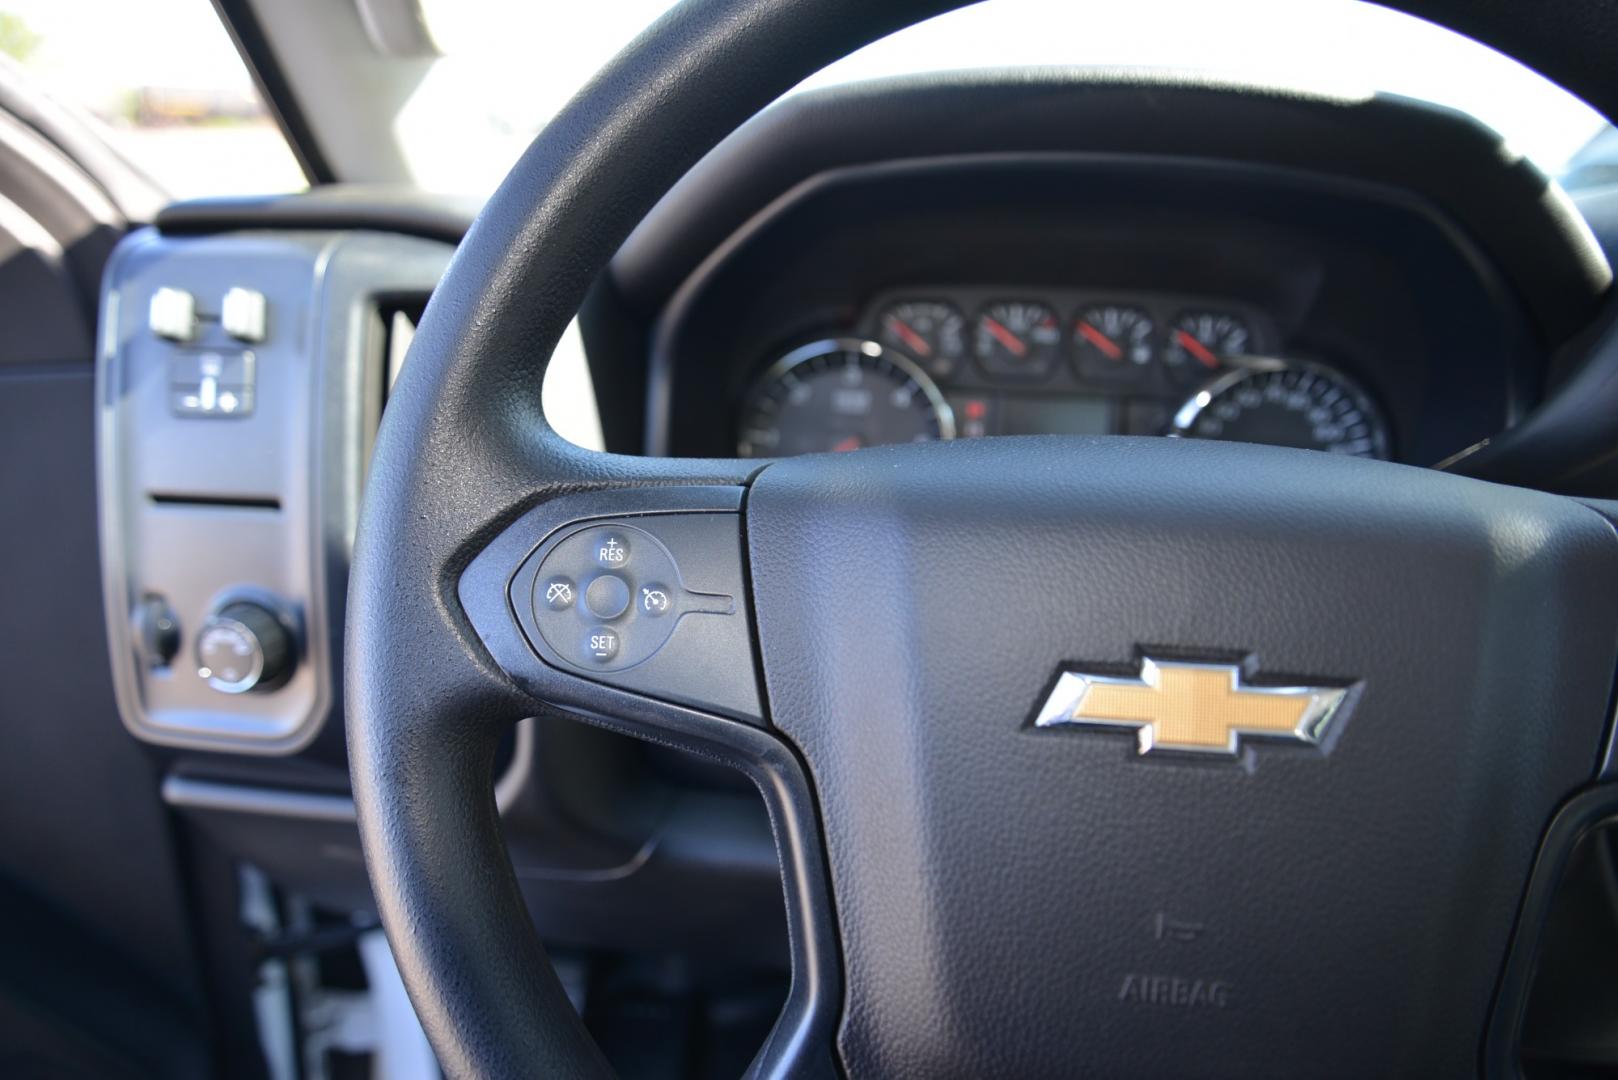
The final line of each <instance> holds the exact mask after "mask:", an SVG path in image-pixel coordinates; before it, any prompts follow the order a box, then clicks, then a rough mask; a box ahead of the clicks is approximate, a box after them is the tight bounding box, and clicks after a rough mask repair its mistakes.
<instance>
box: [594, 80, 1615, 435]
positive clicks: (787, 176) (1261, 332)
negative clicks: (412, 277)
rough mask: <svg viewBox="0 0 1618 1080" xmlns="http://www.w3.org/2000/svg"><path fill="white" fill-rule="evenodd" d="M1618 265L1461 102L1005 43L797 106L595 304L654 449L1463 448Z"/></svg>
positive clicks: (1559, 341)
mask: <svg viewBox="0 0 1618 1080" xmlns="http://www.w3.org/2000/svg"><path fill="white" fill-rule="evenodd" d="M1547 237H1551V238H1552V239H1551V240H1550V241H1549V242H1547V240H1546V238H1547ZM1609 281H1610V271H1609V270H1608V268H1607V264H1606V261H1605V258H1604V257H1603V255H1602V254H1601V251H1600V249H1599V248H1598V247H1597V246H1596V245H1595V243H1594V241H1593V238H1592V237H1591V236H1590V235H1589V233H1588V229H1587V228H1586V227H1585V225H1584V224H1583V222H1582V220H1580V219H1579V218H1578V216H1577V214H1576V212H1573V211H1572V210H1571V208H1570V207H1569V206H1567V205H1566V204H1565V202H1564V203H1559V202H1558V201H1557V200H1555V199H1548V198H1546V190H1545V185H1544V180H1543V178H1542V177H1539V176H1538V175H1537V174H1536V173H1534V172H1533V170H1532V169H1531V167H1529V166H1528V165H1527V164H1526V163H1524V162H1522V161H1521V160H1520V159H1513V158H1510V157H1508V156H1506V155H1504V154H1503V153H1502V150H1501V147H1500V144H1499V141H1498V137H1497V136H1495V135H1494V134H1493V133H1492V132H1489V131H1488V130H1487V129H1484V128H1482V127H1481V126H1479V125H1477V124H1476V123H1474V122H1472V121H1470V120H1468V119H1466V118H1464V117H1462V116H1460V115H1458V114H1455V113H1450V112H1445V111H1442V110H1436V109H1432V108H1429V107H1426V106H1422V105H1419V104H1416V103H1413V102H1409V101H1405V100H1402V99H1386V98H1371V99H1368V100H1358V99H1354V100H1335V99H1329V100H1327V99H1320V100H1317V99H1311V98H1292V97H1280V96H1277V95H1275V94H1273V93H1270V92H1265V91H1253V90H1247V89H1241V88H1232V87H1209V86H1199V85H1185V84H1176V83H1165V82H1155V81H1151V80H1145V79H1143V80H1136V79H1134V77H1126V78H1123V79H1120V80H1116V81H1113V80H1108V79H1097V78H1092V77H1089V76H1084V75H1074V74H1072V73H1035V74H1032V75H1029V74H1027V73H1024V74H1020V75H1016V76H1006V75H1003V74H999V75H997V74H994V73H987V74H984V73H976V74H965V75H952V76H948V77H943V78H939V79H933V80H928V79H915V80H894V81H891V82H886V83H880V84H869V85H867V86H864V87H859V88H853V89H840V90H832V91H822V92H817V93H812V94H804V95H800V96H799V97H797V98H794V99H791V100H789V101H788V102H786V103H783V104H781V105H778V106H776V107H775V108H772V109H771V110H768V111H766V113H764V114H762V115H761V116H759V117H758V118H755V120H754V121H752V122H751V123H750V124H749V125H747V126H745V127H744V128H742V129H741V130H740V131H738V132H737V133H736V134H735V135H733V136H732V137H731V138H730V139H729V140H727V141H726V143H724V144H722V145H721V146H720V147H719V148H718V149H717V150H715V151H714V152H713V153H712V154H710V155H709V156H708V157H707V158H706V159H704V160H703V161H702V162H699V163H698V165H697V166H696V167H695V168H694V169H693V170H692V171H691V172H690V173H689V174H688V175H687V177H686V178H685V179H684V180H682V181H681V182H680V184H678V185H677V186H676V187H675V188H674V190H673V191H671V192H670V193H669V195H668V196H666V197H665V198H664V199H663V201H662V202H661V203H660V204H659V205H658V206H657V207H656V208H654V209H653V211H652V213H651V214H650V216H649V217H648V218H647V219H646V221H645V222H644V223H643V224H642V225H641V227H640V228H639V229H638V230H636V232H635V233H634V234H633V235H632V236H631V237H630V238H629V239H628V241H627V242H626V243H625V244H624V246H623V248H622V249H621V250H620V251H619V253H618V256H617V257H616V258H615V259H614V260H613V263H612V265H611V266H610V267H609V269H608V271H607V273H606V274H604V275H603V277H602V279H601V280H600V281H599V282H598V283H597V286H596V288H595V289H594V290H593V291H592V293H591V296H590V298H589V300H588V301H587V303H586V305H585V308H584V310H583V311H582V312H581V323H582V327H583V331H584V338H585V343H586V345H587V347H588V350H589V354H590V359H591V364H592V367H594V368H596V369H597V371H598V372H599V371H601V370H602V369H605V370H607V371H610V372H611V375H610V377H608V378H603V377H602V376H601V375H600V374H599V373H598V375H597V377H596V379H595V389H596V394H597V398H598V400H599V402H600V404H601V408H602V414H603V415H602V420H603V427H604V430H605V432H606V435H607V442H608V445H609V446H610V447H614V448H618V449H623V450H629V451H635V452H643V453H649V454H655V455H670V456H692V457H728V456H737V457H743V458H760V459H763V458H771V457H780V456H789V455H792V454H799V453H808V452H827V451H840V450H854V449H858V448H860V447H864V446H869V445H873V444H878V443H891V442H900V441H912V440H917V439H941V440H949V439H968V438H981V437H989V436H1008V435H1080V436H1089V437H1106V436H1113V435H1133V436H1173V437H1184V438H1213V439H1234V440H1242V441H1248V442H1262V443H1273V444H1278V445H1284V446H1294V447H1304V448H1309V449H1314V450H1319V451H1324V452H1331V453H1338V454H1350V455H1358V456H1365V457H1373V458H1382V459H1389V460H1394V461H1399V462H1404V463H1408V464H1413V465H1421V466H1432V465H1436V464H1439V463H1441V462H1444V461H1446V460H1448V459H1451V458H1452V457H1454V456H1456V455H1458V454H1463V453H1465V452H1467V451H1468V450H1469V449H1470V448H1475V447H1477V446H1479V445H1483V444H1485V443H1486V442H1487V441H1488V440H1491V439H1493V438H1495V437H1496V436H1498V435H1499V434H1500V433H1501V432H1502V431H1505V430H1506V429H1508V428H1510V427H1512V426H1513V425H1515V424H1516V423H1517V421H1518V420H1519V419H1520V418H1521V417H1522V416H1523V415H1525V414H1526V413H1527V412H1528V411H1529V410H1530V409H1532V408H1533V407H1534V405H1535V404H1537V403H1538V402H1539V401H1540V400H1542V399H1543V398H1544V397H1545V395H1546V394H1547V392H1548V391H1550V390H1552V389H1554V388H1555V386H1556V385H1557V384H1558V382H1559V381H1560V380H1562V379H1564V378H1565V377H1566V376H1567V374H1568V373H1567V372H1566V371H1564V370H1562V369H1561V367H1559V360H1558V356H1559V355H1560V349H1561V346H1563V345H1564V344H1565V343H1566V342H1568V341H1569V340H1570V339H1571V338H1572V336H1573V334H1574V333H1576V332H1577V330H1578V328H1580V327H1582V326H1584V325H1586V324H1587V323H1588V320H1589V319H1590V317H1591V315H1592V313H1593V311H1594V310H1595V307H1596V305H1597V304H1598V302H1599V297H1600V295H1601V293H1602V290H1603V289H1604V288H1605V287H1606V284H1607V283H1608V282H1609Z"/></svg>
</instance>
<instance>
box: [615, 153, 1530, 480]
mask: <svg viewBox="0 0 1618 1080" xmlns="http://www.w3.org/2000/svg"><path fill="white" fill-rule="evenodd" d="M983 168H995V169H998V168H1004V169H1063V168H1067V169H1078V170H1085V171H1092V172H1093V171H1100V170H1113V171H1118V172H1128V171H1130V170H1150V171H1153V172H1162V173H1164V174H1174V175H1177V176H1183V177H1185V178H1187V179H1192V178H1197V177H1202V178H1218V177H1223V176H1232V175H1234V176H1239V177H1243V178H1244V179H1245V178H1251V179H1252V181H1253V182H1255V183H1258V182H1262V183H1266V184H1270V185H1273V186H1276V187H1285V188H1286V189H1288V190H1296V191H1303V192H1310V193H1318V194H1321V195H1329V196H1334V197H1338V198H1343V199H1354V200H1357V201H1360V202H1365V203H1375V204H1377V205H1381V206H1386V207H1389V208H1392V209H1396V210H1401V211H1404V212H1406V213H1409V214H1411V215H1413V216H1415V217H1418V218H1420V219H1422V220H1424V221H1427V222H1429V223H1430V224H1431V225H1432V226H1433V228H1434V229H1435V230H1436V231H1437V232H1438V233H1439V234H1440V235H1441V236H1442V237H1443V238H1444V239H1445V240H1446V241H1447V242H1448V243H1449V244H1450V245H1451V246H1452V247H1453V248H1454V249H1455V250H1456V251H1457V252H1458V253H1459V254H1460V257H1461V258H1462V260H1463V261H1464V262H1465V264H1466V265H1467V266H1468V267H1469V268H1470V269H1471V271H1472V272H1473V273H1474V274H1475V275H1476V276H1477V279H1478V281H1479V283H1480V285H1481V286H1482V288H1483V289H1484V290H1485V291H1486V292H1487V294H1488V295H1489V297H1490V298H1491V300H1492V301H1493V302H1494V304H1495V305H1496V307H1497V309H1498V310H1500V311H1501V312H1505V313H1508V317H1507V324H1508V325H1507V329H1508V332H1514V333H1515V335H1516V336H1517V337H1519V338H1520V339H1521V340H1519V341H1516V342H1514V343H1513V349H1512V353H1511V356H1512V358H1513V359H1514V360H1516V361H1517V362H1516V363H1514V364H1513V365H1512V368H1511V371H1510V376H1511V379H1510V382H1509V384H1508V386H1507V388H1506V415H1505V418H1504V419H1505V424H1504V426H1505V427H1506V428H1508V429H1509V428H1510V427H1512V426H1513V425H1515V424H1516V423H1517V422H1518V421H1519V420H1520V419H1521V418H1522V416H1523V415H1524V414H1525V412H1526V411H1527V409H1528V407H1529V406H1530V405H1531V404H1532V399H1533V396H1534V390H1535V387H1534V382H1535V375H1536V373H1535V372H1534V371H1532V370H1529V369H1528V368H1529V365H1528V364H1527V363H1526V362H1525V358H1526V357H1527V356H1528V355H1530V354H1529V352H1528V350H1530V349H1531V348H1532V346H1531V345H1530V344H1529V342H1528V340H1527V339H1528V337H1529V331H1528V329H1527V328H1526V327H1524V326H1523V325H1522V311H1523V309H1522V305H1521V303H1520V298H1519V296H1518V295H1517V294H1516V293H1515V292H1514V291H1513V290H1512V289H1511V287H1510V285H1509V284H1508V283H1507V282H1506V281H1504V280H1503V279H1502V277H1501V275H1500V273H1499V270H1498V267H1497V266H1496V264H1495V263H1494V262H1493V261H1491V260H1490V259H1489V258H1488V256H1487V255H1486V254H1485V253H1484V252H1483V251H1482V250H1481V249H1480V248H1479V247H1478V245H1477V243H1476V241H1475V240H1474V238H1473V237H1472V236H1471V234H1469V233H1468V232H1467V231H1466V230H1465V229H1464V228H1463V227H1462V226H1461V225H1460V224H1459V223H1457V222H1456V221H1455V220H1454V219H1453V218H1452V217H1451V216H1450V215H1449V214H1447V213H1446V212H1445V211H1444V210H1443V209H1442V208H1441V207H1439V206H1438V205H1436V204H1435V203H1433V202H1432V201H1431V200H1430V199H1429V198H1427V197H1426V196H1424V195H1422V194H1421V193H1419V192H1416V191H1412V190H1410V189H1407V188H1400V187H1395V186H1392V185H1389V184H1385V183H1381V182H1377V181H1372V180H1365V179H1358V178H1355V177H1349V176H1332V175H1329V174H1325V173H1318V172H1311V171H1308V170H1305V169H1299V168H1294V167H1289V166H1284V165H1274V164H1267V163H1260V162H1244V161H1219V160H1213V159H1205V158H1193V157H1177V156H1165V155H1141V154H1119V153H1110V152H1085V151H1072V152H1068V151H1055V152H1052V151H1030V152H1020V153H965V154H951V155H942V156H938V157H918V158H895V159H892V160H887V161H874V162H866V163H861V164H853V165H846V166H842V167H837V168H829V169H826V170H824V171H820V172H816V173H814V174H812V175H810V176H808V177H805V178H804V179H802V180H800V181H798V182H797V183H795V184H793V185H791V186H790V187H788V188H787V189H786V190H785V191H783V192H782V193H781V194H779V195H778V196H777V197H775V198H774V199H772V200H771V201H770V202H768V203H767V204H766V205H765V206H764V207H763V208H762V209H760V210H759V211H758V212H757V213H755V214H753V215H752V216H751V217H749V218H747V219H746V220H745V221H744V222H743V223H742V224H741V225H740V226H739V227H738V228H737V229H736V230H735V231H734V232H732V233H731V234H730V235H728V236H727V237H725V239H724V240H723V241H722V242H720V243H719V244H718V245H716V246H715V247H714V248H713V250H712V251H710V252H709V253H708V255H707V256H706V257H705V258H703V259H702V261H701V262H700V263H698V264H697V266H696V268H695V269H693V270H692V271H691V273H690V274H689V276H687V277H686V278H685V280H684V281H683V282H681V283H680V285H679V287H678V288H677V289H675V291H674V292H673V294H672V295H671V296H670V298H669V299H668V301H667V303H666V304H665V306H664V307H663V309H662V311H661V312H660V313H659V314H658V315H657V317H656V318H655V320H654V321H653V324H652V330H651V347H650V355H649V359H648V362H647V377H646V410H645V421H644V422H645V431H644V436H643V437H644V440H645V448H646V450H645V452H646V453H648V454H650V455H652V456H654V457H664V456H668V455H670V454H674V453H677V452H678V450H679V448H678V447H676V446H674V445H673V443H672V439H671V432H670V427H671V420H672V415H671V413H672V409H673V403H674V383H675V379H676V378H677V376H678V374H679V370H680V365H679V363H678V359H679V356H678V349H677V348H676V342H677V341H678V339H679V337H680V335H681V333H682V332H683V331H684V330H685V328H686V322H687V319H688V315H689V312H690V309H691V308H692V307H693V306H694V305H695V304H696V302H697V301H698V300H699V299H700V298H701V296H702V295H703V293H704V291H705V290H706V289H707V288H708V286H709V284H710V283H711V282H712V280H713V279H714V277H715V276H716V275H718V274H719V273H720V272H721V271H722V270H723V269H724V267H725V265H726V263H727V261H728V260H729V259H730V258H731V256H732V255H733V254H735V253H736V252H737V251H739V250H740V249H741V248H743V247H744V246H745V245H746V244H747V243H748V242H749V241H751V240H752V239H753V238H755V237H757V236H759V235H761V234H763V233H765V232H766V231H767V230H768V229H769V228H770V227H771V225H772V224H773V223H774V222H776V221H777V220H779V219H780V218H782V217H784V216H785V215H787V214H788V213H790V212H791V211H792V210H793V208H794V207H796V206H797V205H799V204H800V203H802V202H803V201H805V200H807V199H810V198H812V197H814V196H815V195H816V194H818V193H820V192H822V191H824V190H826V189H827V188H832V187H836V186H838V185H844V184H850V185H857V184H862V183H871V182H873V181H880V180H882V179H886V178H891V177H895V176H899V177H909V176H922V177H925V176H935V175H941V174H948V173H951V172H958V171H962V170H970V169H983ZM688 198H689V199H694V198H695V196H689V197H688ZM634 244H635V238H634V237H631V239H630V241H629V242H628V243H626V245H625V249H626V251H628V250H630V249H631V247H632V246H633V245H634ZM651 257H652V256H649V255H647V254H646V253H645V252H637V253H636V255H635V258H638V259H640V260H642V261H649V260H650V258H651Z"/></svg>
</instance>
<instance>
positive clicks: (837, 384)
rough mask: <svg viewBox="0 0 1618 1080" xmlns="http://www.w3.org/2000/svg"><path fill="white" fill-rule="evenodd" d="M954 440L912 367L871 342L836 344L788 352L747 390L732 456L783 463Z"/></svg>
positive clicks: (951, 422)
mask: <svg viewBox="0 0 1618 1080" xmlns="http://www.w3.org/2000/svg"><path fill="white" fill-rule="evenodd" d="M954 437H955V418H954V415H953V414H952V413H951V412H950V407H949V404H948V403H947V402H946V401H945V400H944V395H943V394H941V393H939V392H938V387H937V386H936V385H934V383H933V381H932V379H930V378H928V377H927V375H926V373H925V372H923V371H922V370H921V368H919V367H918V366H916V363H915V362H914V361H912V360H911V359H910V358H908V357H906V356H904V355H903V354H901V353H899V352H897V351H896V350H893V349H884V348H883V347H882V346H881V345H878V344H877V343H876V342H874V341H859V340H855V339H850V338H836V339H832V340H828V341H817V342H814V343H813V344H809V345H805V346H803V347H802V348H799V349H794V350H793V351H791V352H789V353H787V354H786V355H785V356H783V357H781V359H780V360H777V361H776V362H775V363H774V364H773V365H772V366H771V367H770V369H769V370H768V371H766V372H765V373H764V375H763V376H762V377H761V378H760V379H759V381H758V382H757V383H756V384H754V386H753V389H752V391H751V392H750V393H749V394H748V395H747V398H746V401H745V402H744V404H743V406H742V413H741V423H740V437H739V439H738V441H737V453H738V454H739V455H740V456H742V457H786V456H790V455H793V454H809V453H815V452H818V451H824V450H858V449H860V448H861V447H864V446H877V445H881V444H884V443H905V442H927V441H929V440H932V439H953V438H954Z"/></svg>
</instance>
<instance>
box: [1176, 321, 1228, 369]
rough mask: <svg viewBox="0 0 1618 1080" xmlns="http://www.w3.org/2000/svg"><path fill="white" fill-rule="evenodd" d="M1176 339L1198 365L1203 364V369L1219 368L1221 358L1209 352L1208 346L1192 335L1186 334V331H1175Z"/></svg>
mask: <svg viewBox="0 0 1618 1080" xmlns="http://www.w3.org/2000/svg"><path fill="white" fill-rule="evenodd" d="M1174 339H1175V340H1176V341H1178V342H1179V343H1180V347H1181V348H1183V349H1185V351H1186V352H1188V353H1190V354H1191V355H1192V356H1194V357H1195V358H1196V361H1197V363H1199V364H1201V365H1202V366H1203V367H1206V368H1216V367H1218V366H1219V357H1217V356H1215V355H1214V354H1213V353H1211V352H1209V351H1208V347H1207V346H1206V345H1204V344H1203V343H1202V342H1200V341H1198V340H1197V339H1196V338H1194V337H1192V336H1191V335H1190V334H1188V333H1186V332H1185V331H1184V330H1176V331H1174Z"/></svg>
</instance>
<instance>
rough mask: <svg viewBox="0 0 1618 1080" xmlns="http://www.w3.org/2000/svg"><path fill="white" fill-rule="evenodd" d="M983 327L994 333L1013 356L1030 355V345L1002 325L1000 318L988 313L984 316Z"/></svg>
mask: <svg viewBox="0 0 1618 1080" xmlns="http://www.w3.org/2000/svg"><path fill="white" fill-rule="evenodd" d="M983 328H984V329H985V330H987V331H989V333H991V334H993V335H994V336H995V339H996V340H997V341H999V342H1000V344H1002V345H1004V346H1005V347H1006V351H1007V352H1009V353H1010V354H1011V355H1012V356H1017V357H1023V356H1027V355H1028V346H1027V345H1025V344H1023V341H1022V339H1021V338H1019V337H1018V336H1017V335H1016V334H1013V333H1012V332H1011V331H1010V330H1007V329H1006V328H1005V327H1004V326H1002V325H1001V324H1000V321H999V320H998V319H992V318H990V317H989V316H987V315H985V316H983Z"/></svg>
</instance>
